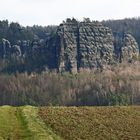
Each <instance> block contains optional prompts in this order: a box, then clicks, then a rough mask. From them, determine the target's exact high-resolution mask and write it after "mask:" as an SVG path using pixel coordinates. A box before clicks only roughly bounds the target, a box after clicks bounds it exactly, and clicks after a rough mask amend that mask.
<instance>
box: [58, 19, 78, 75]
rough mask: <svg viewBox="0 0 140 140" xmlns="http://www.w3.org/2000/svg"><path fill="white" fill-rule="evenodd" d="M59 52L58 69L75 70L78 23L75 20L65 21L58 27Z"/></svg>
mask: <svg viewBox="0 0 140 140" xmlns="http://www.w3.org/2000/svg"><path fill="white" fill-rule="evenodd" d="M57 35H58V38H59V41H58V42H59V48H60V50H59V54H58V57H59V58H58V60H59V62H58V63H59V64H58V69H59V71H71V72H76V71H77V39H78V24H77V22H76V21H75V22H67V23H65V24H63V25H61V26H60V27H59V28H58V32H57Z"/></svg>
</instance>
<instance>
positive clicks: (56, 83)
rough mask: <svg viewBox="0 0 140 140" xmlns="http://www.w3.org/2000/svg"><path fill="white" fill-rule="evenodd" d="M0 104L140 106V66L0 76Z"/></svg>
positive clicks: (137, 64)
mask: <svg viewBox="0 0 140 140" xmlns="http://www.w3.org/2000/svg"><path fill="white" fill-rule="evenodd" d="M0 99H1V100H0V105H4V104H8V105H26V104H30V105H68V106H69V105H76V106H81V105H82V106H84V105H103V106H104V105H132V104H140V64H139V62H137V63H135V64H125V63H122V64H119V65H117V66H110V67H107V68H105V69H104V70H103V71H102V72H100V71H99V70H92V71H84V70H83V71H81V72H80V73H78V74H70V73H61V74H58V73H53V72H51V73H42V74H31V75H28V74H26V73H24V74H16V75H1V76H0Z"/></svg>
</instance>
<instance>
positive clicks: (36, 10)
mask: <svg viewBox="0 0 140 140" xmlns="http://www.w3.org/2000/svg"><path fill="white" fill-rule="evenodd" d="M139 16H140V0H0V20H5V19H8V20H9V21H10V22H12V21H14V22H19V23H20V24H21V25H23V26H27V25H29V26H32V25H43V26H46V25H59V24H60V23H61V22H62V21H63V20H65V19H66V18H72V17H74V18H76V19H78V20H82V19H83V18H84V17H88V18H90V19H91V20H99V21H101V20H107V19H123V18H128V17H139Z"/></svg>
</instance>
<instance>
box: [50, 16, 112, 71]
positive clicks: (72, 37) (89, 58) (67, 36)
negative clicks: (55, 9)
mask: <svg viewBox="0 0 140 140" xmlns="http://www.w3.org/2000/svg"><path fill="white" fill-rule="evenodd" d="M56 38H57V39H56ZM55 40H57V41H56V42H55V45H54V48H55V50H56V54H57V57H56V59H57V60H56V62H57V68H58V70H59V71H71V72H77V71H78V70H80V69H92V68H98V67H99V68H102V67H103V66H105V65H107V64H109V63H110V62H111V61H112V60H113V51H114V47H113V41H114V38H113V35H112V32H111V30H110V29H109V28H107V27H104V26H103V25H101V24H100V23H99V22H90V21H84V22H77V21H76V20H74V19H73V20H70V19H69V20H67V21H66V22H65V23H63V24H61V25H60V26H59V27H58V30H57V33H56V37H55ZM51 47H52V46H51Z"/></svg>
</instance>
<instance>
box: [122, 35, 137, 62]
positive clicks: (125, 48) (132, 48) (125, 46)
mask: <svg viewBox="0 0 140 140" xmlns="http://www.w3.org/2000/svg"><path fill="white" fill-rule="evenodd" d="M121 53H122V61H123V60H126V61H131V60H133V59H135V58H138V56H139V46H138V43H137V42H136V40H135V38H134V37H133V36H132V35H131V34H124V38H123V42H122V49H121Z"/></svg>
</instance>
